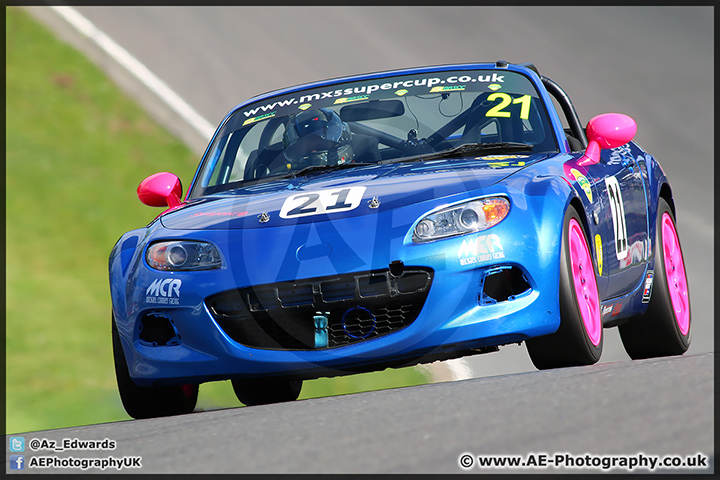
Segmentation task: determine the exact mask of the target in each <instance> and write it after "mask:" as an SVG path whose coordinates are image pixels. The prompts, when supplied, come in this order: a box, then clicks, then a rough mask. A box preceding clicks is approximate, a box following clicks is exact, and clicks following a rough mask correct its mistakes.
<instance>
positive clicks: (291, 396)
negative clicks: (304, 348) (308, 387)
mask: <svg viewBox="0 0 720 480" xmlns="http://www.w3.org/2000/svg"><path fill="white" fill-rule="evenodd" d="M302 383H303V381H302V380H285V379H279V378H258V379H245V378H236V379H233V380H232V386H233V390H234V391H235V396H236V397H237V399H238V400H240V403H242V404H243V405H247V406H248V407H250V406H253V405H266V404H269V403H280V402H292V401H294V400H297V398H298V397H299V396H300V390H302Z"/></svg>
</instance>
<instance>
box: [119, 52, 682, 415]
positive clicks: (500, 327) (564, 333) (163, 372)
mask: <svg viewBox="0 0 720 480" xmlns="http://www.w3.org/2000/svg"><path fill="white" fill-rule="evenodd" d="M553 100H554V101H555V104H556V105H558V106H559V108H558V109H557V110H556V108H555V106H554V103H553ZM636 130H637V126H636V123H635V121H634V120H633V119H631V118H630V117H628V116H625V115H622V114H614V113H613V114H604V115H599V116H597V117H594V118H593V119H592V120H590V121H589V122H588V124H587V125H586V127H585V128H583V126H582V124H581V122H580V120H579V119H578V116H577V114H576V112H575V109H574V107H573V106H572V104H571V103H570V100H569V98H568V96H567V95H566V94H565V92H564V91H563V90H562V89H561V88H560V87H559V86H558V85H557V84H556V83H555V82H553V81H552V80H550V79H549V78H547V77H544V76H541V75H540V74H539V73H538V70H537V69H536V68H535V67H534V66H533V65H531V64H511V63H508V62H503V61H498V62H495V63H478V64H461V65H444V66H435V67H424V68H415V69H406V70H397V71H390V72H381V73H372V74H366V75H359V76H353V77H346V78H338V79H333V80H326V81H321V82H316V83H311V84H306V85H301V86H296V87H290V88H286V89H283V90H279V91H274V92H270V93H266V94H263V95H259V96H257V97H254V98H252V99H250V100H248V101H247V102H245V103H242V104H240V105H238V106H237V107H235V108H233V109H232V110H231V111H230V112H229V113H228V114H227V116H226V117H225V118H224V119H223V121H222V122H221V124H220V126H219V127H218V129H217V131H216V132H215V134H214V136H213V137H212V140H211V141H210V144H209V146H208V148H207V150H206V152H205V154H204V155H203V158H202V161H201V162H200V166H199V168H198V170H197V173H196V174H195V177H194V178H193V180H192V182H191V183H190V186H189V188H188V190H187V194H186V195H185V196H184V197H183V191H182V186H181V183H180V180H179V179H178V177H177V176H175V175H173V174H171V173H166V172H164V173H158V174H155V175H152V176H150V177H148V178H147V179H145V180H144V181H143V182H142V183H141V184H140V186H139V187H138V196H139V198H140V200H141V201H142V202H143V203H145V204H147V205H149V206H156V207H163V208H165V209H166V210H165V211H164V212H163V213H162V214H160V215H159V216H158V217H157V218H155V220H153V221H152V222H151V223H150V224H149V225H148V226H147V227H144V228H140V229H138V230H133V231H130V232H128V233H126V234H125V235H123V236H122V237H121V238H120V239H119V240H118V242H117V244H116V245H115V247H114V248H113V250H112V253H111V254H110V261H109V270H110V288H111V294H112V307H113V308H112V317H113V318H112V337H113V350H114V357H115V369H116V375H117V382H118V387H119V390H120V395H121V398H122V402H123V405H124V407H125V409H126V411H127V413H128V414H129V415H130V416H132V417H134V418H146V417H155V416H164V415H174V414H182V413H189V412H191V411H192V410H193V409H194V407H195V404H196V401H197V395H198V388H199V384H201V383H203V382H208V381H214V380H227V379H230V380H231V381H232V385H233V389H234V391H235V393H236V395H237V397H238V399H239V401H240V402H241V403H243V404H245V405H257V404H265V403H272V402H281V401H290V400H295V399H297V398H298V395H299V393H300V389H301V386H302V381H303V380H304V379H313V378H318V377H332V376H336V375H345V374H350V373H356V372H365V371H373V370H382V369H385V368H387V367H402V366H408V365H415V364H420V363H428V362H433V361H437V360H444V359H450V358H456V357H461V356H466V355H475V354H478V353H486V352H492V351H496V350H498V348H499V346H501V345H505V344H511V343H518V342H525V343H526V345H527V349H528V353H529V355H530V358H531V359H532V362H533V364H534V365H535V366H536V367H537V368H539V369H547V368H556V367H565V366H573V365H588V364H593V363H595V362H597V361H598V359H599V358H600V354H601V352H602V348H603V329H604V328H608V327H614V326H617V327H618V328H619V330H620V335H621V338H622V342H623V345H624V347H625V349H626V351H627V352H628V354H629V355H630V357H631V358H634V359H637V358H647V357H655V356H665V355H679V354H682V353H683V352H685V351H686V350H687V348H688V346H689V343H690V323H691V322H690V304H689V296H688V285H687V279H686V275H685V269H684V263H683V256H682V252H681V249H680V242H679V240H678V234H677V230H676V227H675V213H676V212H675V205H674V202H673V193H672V189H671V187H670V184H669V182H668V179H667V177H666V176H665V174H664V173H663V170H662V168H661V167H660V165H659V164H658V163H657V161H656V160H655V158H654V157H653V156H651V155H650V154H649V153H647V152H646V151H645V150H643V149H642V148H641V147H640V146H639V145H637V144H636V143H634V142H633V141H632V139H633V137H634V135H635V133H636Z"/></svg>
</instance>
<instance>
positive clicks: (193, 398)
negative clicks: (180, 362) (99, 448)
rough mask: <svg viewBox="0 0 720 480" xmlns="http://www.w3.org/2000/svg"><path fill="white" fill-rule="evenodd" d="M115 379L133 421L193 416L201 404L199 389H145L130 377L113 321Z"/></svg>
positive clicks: (193, 387)
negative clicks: (198, 401) (189, 414)
mask: <svg viewBox="0 0 720 480" xmlns="http://www.w3.org/2000/svg"><path fill="white" fill-rule="evenodd" d="M112 342H113V357H114V360H115V377H116V378H117V385H118V390H119V392H120V399H121V400H122V404H123V407H124V408H125V411H126V412H127V414H128V415H130V416H131V417H132V418H153V417H166V416H170V415H183V414H186V413H191V412H192V411H193V410H194V409H195V405H196V404H197V398H198V391H199V387H200V386H199V385H177V386H169V387H141V386H139V385H137V384H135V382H133V380H132V378H131V377H130V371H129V370H128V366H127V362H126V361H125V354H124V353H123V349H122V343H121V342H120V334H119V333H118V330H117V325H116V324H115V318H114V317H113V319H112Z"/></svg>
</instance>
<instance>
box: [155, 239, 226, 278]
mask: <svg viewBox="0 0 720 480" xmlns="http://www.w3.org/2000/svg"><path fill="white" fill-rule="evenodd" d="M145 258H146V259H147V263H148V265H150V266H151V267H152V268H155V269H157V270H171V271H181V270H212V269H214V268H220V267H221V266H222V259H221V258H220V252H218V250H217V248H215V246H214V245H211V244H209V243H205V242H190V241H171V242H158V243H153V244H152V245H150V247H148V249H147V254H146V255H145Z"/></svg>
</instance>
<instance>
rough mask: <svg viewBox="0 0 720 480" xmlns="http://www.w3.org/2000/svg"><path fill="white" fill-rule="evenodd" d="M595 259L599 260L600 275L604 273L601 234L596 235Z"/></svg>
mask: <svg viewBox="0 0 720 480" xmlns="http://www.w3.org/2000/svg"><path fill="white" fill-rule="evenodd" d="M595 260H596V261H597V267H598V275H602V267H603V249H602V237H600V235H595Z"/></svg>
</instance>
